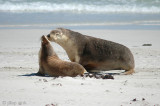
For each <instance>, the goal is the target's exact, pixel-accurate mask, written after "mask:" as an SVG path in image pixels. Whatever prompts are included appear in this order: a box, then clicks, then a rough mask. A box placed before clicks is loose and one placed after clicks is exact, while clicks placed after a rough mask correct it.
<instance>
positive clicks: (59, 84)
mask: <svg viewBox="0 0 160 106" xmlns="http://www.w3.org/2000/svg"><path fill="white" fill-rule="evenodd" d="M52 85H53V86H54V85H56V86H62V84H61V83H57V84H52Z"/></svg>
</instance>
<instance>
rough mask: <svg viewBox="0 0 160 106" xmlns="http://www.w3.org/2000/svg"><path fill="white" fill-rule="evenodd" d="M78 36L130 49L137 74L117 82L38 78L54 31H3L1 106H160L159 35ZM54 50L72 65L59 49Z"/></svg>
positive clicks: (95, 32) (150, 32)
mask: <svg viewBox="0 0 160 106" xmlns="http://www.w3.org/2000/svg"><path fill="white" fill-rule="evenodd" d="M75 31H78V32H80V33H83V34H86V35H90V36H94V37H98V38H102V39H106V40H111V41H114V42H117V43H121V44H123V45H125V46H127V47H129V48H130V49H131V51H132V53H133V55H134V58H135V64H136V67H135V73H134V74H133V75H114V80H112V79H107V80H103V79H95V78H82V77H75V78H71V77H64V78H61V77H60V78H53V77H40V76H35V75H34V74H35V73H36V72H37V71H38V52H39V49H40V37H41V36H42V35H47V34H48V33H49V32H50V30H49V29H0V36H1V39H0V106H160V100H159V98H160V36H159V34H160V31H159V30H75ZM143 44H151V46H143ZM52 46H53V48H54V49H55V51H56V53H57V54H58V55H59V57H60V58H61V59H62V60H66V61H69V59H68V56H67V54H66V53H65V51H64V50H63V49H62V48H61V47H60V46H59V45H57V44H55V43H52ZM122 71H123V70H122ZM109 72H121V70H117V71H115V70H113V71H109Z"/></svg>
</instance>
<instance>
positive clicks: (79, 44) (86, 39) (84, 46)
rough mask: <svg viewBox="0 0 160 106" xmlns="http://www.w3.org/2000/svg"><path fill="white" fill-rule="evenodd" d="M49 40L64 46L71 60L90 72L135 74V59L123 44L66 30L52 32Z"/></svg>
mask: <svg viewBox="0 0 160 106" xmlns="http://www.w3.org/2000/svg"><path fill="white" fill-rule="evenodd" d="M47 38H48V40H50V41H53V42H56V43H58V44H59V45H60V46H62V47H63V48H64V49H65V51H66V52H67V55H68V57H69V59H70V60H71V61H72V62H77V63H79V64H81V65H82V66H83V67H84V68H85V69H86V70H87V71H88V72H94V71H95V70H96V71H98V72H99V71H108V70H121V69H123V70H125V72H124V73H123V74H132V73H133V72H134V67H135V63H134V57H133V55H132V53H131V51H130V50H129V48H127V47H126V46H124V45H122V44H119V43H115V42H112V41H108V40H103V39H100V38H95V37H91V36H87V35H83V34H81V33H79V32H74V31H71V30H69V29H64V28H57V29H56V30H52V31H51V32H50V34H48V35H47Z"/></svg>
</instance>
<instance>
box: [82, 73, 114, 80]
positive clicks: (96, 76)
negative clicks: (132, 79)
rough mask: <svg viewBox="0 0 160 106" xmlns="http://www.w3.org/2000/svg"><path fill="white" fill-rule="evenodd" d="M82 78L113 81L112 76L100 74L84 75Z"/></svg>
mask: <svg viewBox="0 0 160 106" xmlns="http://www.w3.org/2000/svg"><path fill="white" fill-rule="evenodd" d="M84 77H90V78H96V79H114V77H113V76H112V75H109V74H100V73H86V74H84Z"/></svg>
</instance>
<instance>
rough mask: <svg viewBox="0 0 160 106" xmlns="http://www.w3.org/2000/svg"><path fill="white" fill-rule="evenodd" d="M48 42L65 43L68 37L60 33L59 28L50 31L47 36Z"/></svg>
mask: <svg viewBox="0 0 160 106" xmlns="http://www.w3.org/2000/svg"><path fill="white" fill-rule="evenodd" d="M47 38H48V40H49V41H53V42H56V43H59V44H63V43H66V42H67V41H68V39H69V38H68V36H67V35H66V34H65V33H64V32H63V31H62V29H61V28H58V29H56V30H52V31H51V32H50V34H48V35H47Z"/></svg>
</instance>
